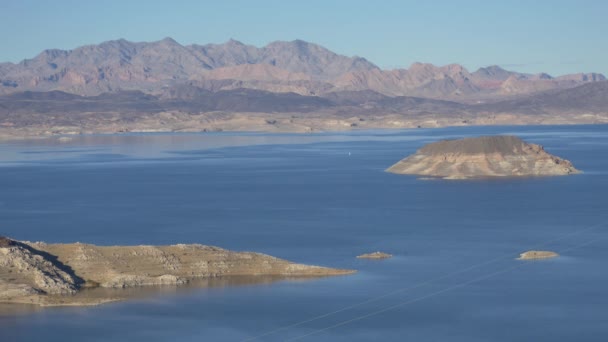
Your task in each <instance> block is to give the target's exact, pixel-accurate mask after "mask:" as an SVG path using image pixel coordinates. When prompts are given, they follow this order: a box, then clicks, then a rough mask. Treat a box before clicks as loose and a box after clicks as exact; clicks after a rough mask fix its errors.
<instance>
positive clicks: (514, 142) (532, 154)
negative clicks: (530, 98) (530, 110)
mask: <svg viewBox="0 0 608 342" xmlns="http://www.w3.org/2000/svg"><path fill="white" fill-rule="evenodd" d="M386 171H387V172H391V173H397V174H410V175H419V176H429V177H438V178H444V179H469V178H484V177H532V176H561V175H570V174H576V173H580V171H579V170H577V169H576V168H575V167H574V166H573V165H572V163H571V162H570V161H568V160H565V159H562V158H559V157H556V156H554V155H551V154H549V153H547V152H546V151H545V150H544V148H543V147H542V146H540V145H537V144H531V143H527V142H525V141H523V140H521V139H520V138H518V137H515V136H508V135H497V136H484V137H475V138H464V139H458V140H442V141H438V142H434V143H431V144H428V145H425V146H423V147H422V148H420V149H419V150H418V151H416V153H415V154H413V155H411V156H409V157H407V158H405V159H403V160H401V161H399V162H397V163H396V164H394V165H393V166H391V167H390V168H388V169H387V170H386Z"/></svg>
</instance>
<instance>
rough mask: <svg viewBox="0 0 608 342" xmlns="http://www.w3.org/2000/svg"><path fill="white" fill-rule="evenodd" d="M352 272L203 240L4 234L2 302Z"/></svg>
mask: <svg viewBox="0 0 608 342" xmlns="http://www.w3.org/2000/svg"><path fill="white" fill-rule="evenodd" d="M354 272H355V271H352V270H343V269H333V268H326V267H319V266H309V265H303V264H296V263H292V262H289V261H286V260H283V259H279V258H275V257H272V256H269V255H265V254H260V253H252V252H233V251H228V250H225V249H222V248H218V247H213V246H204V245H199V244H177V245H170V246H95V245H90V244H83V243H71V244H47V243H43V242H27V241H16V240H12V239H9V238H6V237H0V302H5V303H7V302H8V303H27V304H38V305H43V306H47V305H93V304H99V303H103V302H107V301H113V300H120V299H121V298H116V297H105V296H104V295H101V296H100V295H99V293H98V294H97V295H96V296H93V297H87V296H83V295H82V293H83V292H86V291H90V290H91V289H92V288H127V287H137V286H146V285H180V284H186V283H188V282H190V281H194V280H200V279H210V278H218V277H221V278H224V279H225V278H228V277H237V276H252V277H258V276H259V277H266V279H267V278H268V277H276V278H278V279H280V278H293V277H322V276H333V275H345V274H351V273H354ZM104 293H105V292H104Z"/></svg>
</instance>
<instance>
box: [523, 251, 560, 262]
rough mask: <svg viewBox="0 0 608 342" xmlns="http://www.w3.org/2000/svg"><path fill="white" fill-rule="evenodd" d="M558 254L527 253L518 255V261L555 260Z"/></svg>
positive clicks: (549, 252) (548, 252)
mask: <svg viewBox="0 0 608 342" xmlns="http://www.w3.org/2000/svg"><path fill="white" fill-rule="evenodd" d="M558 256H559V254H557V253H555V252H551V251H527V252H524V253H521V254H520V255H519V258H518V259H519V260H536V259H549V258H556V257H558Z"/></svg>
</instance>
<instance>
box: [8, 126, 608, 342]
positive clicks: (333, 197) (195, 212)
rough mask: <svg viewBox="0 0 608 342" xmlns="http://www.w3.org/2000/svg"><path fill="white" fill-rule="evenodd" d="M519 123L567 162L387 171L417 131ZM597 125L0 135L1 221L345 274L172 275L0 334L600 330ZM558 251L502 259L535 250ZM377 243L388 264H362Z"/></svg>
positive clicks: (416, 139)
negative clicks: (442, 175)
mask: <svg viewBox="0 0 608 342" xmlns="http://www.w3.org/2000/svg"><path fill="white" fill-rule="evenodd" d="M489 134H516V135H518V136H520V137H521V138H523V139H525V140H527V141H529V142H533V143H539V144H542V145H544V146H545V149H546V150H547V151H548V152H550V153H553V154H556V155H558V156H561V157H563V158H566V159H569V160H570V161H572V162H573V163H574V165H575V166H576V167H577V168H579V169H581V170H583V171H584V173H583V174H580V175H573V176H567V177H549V178H526V179H501V180H470V181H444V180H422V179H418V178H416V177H414V176H404V175H394V174H390V173H386V172H384V169H386V168H387V167H389V166H390V165H392V164H393V163H395V162H396V161H398V160H399V159H401V158H403V157H405V156H407V155H409V154H411V153H413V152H415V150H416V149H418V148H419V147H421V146H422V145H424V144H425V143H428V142H431V141H435V140H439V139H444V138H457V137H465V136H478V135H489ZM607 156H608V126H599V125H598V126H533V127H505V126H503V127H468V128H444V129H417V130H403V131H364V132H351V133H324V134H309V135H298V134H251V133H213V134H208V133H207V134H131V135H98V136H79V137H74V139H73V140H72V141H69V142H59V141H58V140H57V139H46V140H37V141H21V142H10V143H3V144H0V235H8V236H10V237H12V238H15V239H19V240H31V241H46V242H75V241H80V242H87V243H94V244H100V245H129V244H136V245H137V244H174V243H202V244H208V245H217V246H221V247H224V248H228V249H232V250H247V251H256V252H262V253H267V254H271V255H274V256H277V257H281V258H285V259H289V260H293V261H297V262H301V263H309V264H318V265H324V266H331V267H339V268H352V269H356V270H358V273H356V274H354V275H350V276H341V277H332V278H323V279H317V280H306V281H297V280H286V281H279V282H272V283H260V284H249V285H241V286H225V287H212V288H187V289H180V288H171V289H166V288H165V289H159V290H158V291H157V292H154V291H152V292H153V293H152V294H150V295H147V296H142V297H141V298H137V299H134V300H132V301H127V302H119V303H111V304H106V305H101V306H96V307H84V308H81V307H79V308H74V307H69V308H49V309H44V310H34V309H32V310H31V311H28V310H26V311H27V312H21V313H19V314H11V313H10V310H5V311H4V313H2V314H0V340H1V341H66V340H86V341H137V340H144V339H145V340H148V341H244V340H248V339H250V338H256V337H257V339H253V340H257V341H286V340H302V341H371V340H383V341H409V340H411V341H417V342H419V341H463V342H464V341H467V342H475V341H552V342H557V341H602V342H604V341H607V340H608V287H607V286H606V284H608V271H606V269H608V268H607V266H608V248H607V247H608V239H607V238H608V158H607ZM532 248H537V249H541V248H542V249H548V250H554V251H556V252H558V253H560V254H561V257H559V258H556V259H551V260H545V261H541V262H522V261H518V260H515V258H516V257H517V256H518V254H519V253H520V252H523V251H525V250H528V249H532ZM376 250H381V251H384V252H388V253H391V254H393V255H394V257H393V258H392V259H388V260H384V261H380V262H378V261H369V260H360V259H356V258H355V256H356V255H358V254H361V253H366V252H373V251H376Z"/></svg>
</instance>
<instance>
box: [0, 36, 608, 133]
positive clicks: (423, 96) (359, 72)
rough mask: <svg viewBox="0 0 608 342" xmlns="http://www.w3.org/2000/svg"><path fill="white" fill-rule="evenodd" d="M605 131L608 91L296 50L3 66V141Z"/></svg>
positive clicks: (227, 50)
mask: <svg viewBox="0 0 608 342" xmlns="http://www.w3.org/2000/svg"><path fill="white" fill-rule="evenodd" d="M598 123H608V81H606V79H605V77H604V76H603V75H601V74H598V73H587V74H583V73H581V74H572V75H563V76H558V77H553V76H550V75H548V74H545V73H540V74H534V75H532V74H524V73H518V72H514V71H507V70H505V69H502V68H500V67H499V66H489V67H485V68H480V69H478V70H476V71H474V72H469V71H468V70H467V69H466V68H464V67H463V66H461V65H458V64H450V65H446V66H434V65H431V64H423V63H414V64H413V65H411V66H410V67H409V68H408V69H394V70H383V69H381V68H379V67H378V66H376V65H374V64H373V63H371V62H369V61H368V60H366V59H364V58H361V57H347V56H342V55H339V54H336V53H334V52H332V51H330V50H328V49H326V48H324V47H321V46H319V45H316V44H312V43H308V42H304V41H301V40H296V41H292V42H273V43H270V44H268V45H266V46H264V47H262V48H257V47H255V46H251V45H245V44H243V43H240V42H238V41H235V40H230V41H228V42H226V43H224V44H207V45H196V44H194V45H188V46H182V45H180V44H179V43H177V42H176V41H174V40H173V39H170V38H166V39H163V40H161V41H157V42H151V43H134V42H129V41H126V40H123V39H121V40H114V41H108V42H105V43H101V44H99V45H88V46H83V47H79V48H76V49H74V50H70V51H65V50H56V49H55V50H45V51H43V52H42V53H40V54H39V55H38V56H36V57H34V58H32V59H26V60H23V61H21V62H20V63H17V64H13V63H2V64H0V139H3V138H8V139H13V138H19V137H32V136H48V135H53V134H82V133H115V132H128V131H136V132H142V131H146V132H148V131H162V132H165V131H220V130H239V131H279V132H285V131H290V132H314V131H324V130H325V131H326V130H347V129H376V128H412V127H441V126H455V125H504V124H509V125H513V124H598Z"/></svg>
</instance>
